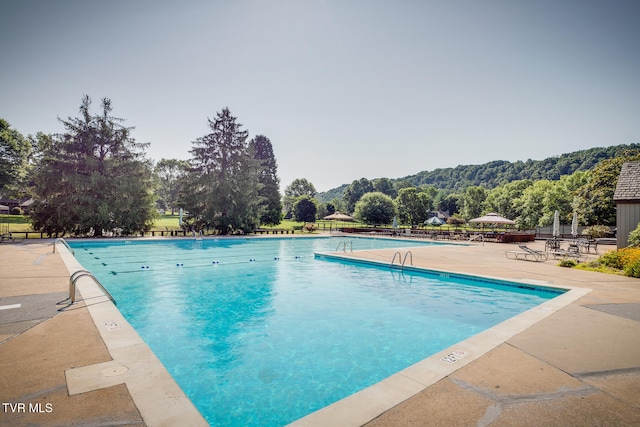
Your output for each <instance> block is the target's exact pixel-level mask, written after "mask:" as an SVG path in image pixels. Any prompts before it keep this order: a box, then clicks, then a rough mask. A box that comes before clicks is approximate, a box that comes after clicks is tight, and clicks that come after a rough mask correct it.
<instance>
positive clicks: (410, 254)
mask: <svg viewBox="0 0 640 427" xmlns="http://www.w3.org/2000/svg"><path fill="white" fill-rule="evenodd" d="M396 256H397V257H398V262H400V261H402V263H401V264H400V269H401V270H402V269H404V265H405V263H406V262H407V257H409V262H410V263H411V265H413V254H412V253H411V251H407V252H405V253H404V257H403V256H402V254H401V253H400V251H398V252H396V253H395V254H393V258H391V264H389V268H393V263H394V262H395V261H396Z"/></svg>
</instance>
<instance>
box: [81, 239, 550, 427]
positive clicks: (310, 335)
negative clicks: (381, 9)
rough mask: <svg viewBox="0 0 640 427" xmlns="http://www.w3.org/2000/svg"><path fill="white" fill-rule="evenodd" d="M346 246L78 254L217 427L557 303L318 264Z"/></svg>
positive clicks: (112, 249) (165, 247)
mask: <svg viewBox="0 0 640 427" xmlns="http://www.w3.org/2000/svg"><path fill="white" fill-rule="evenodd" d="M340 241H341V239H336V238H317V239H292V238H285V239H216V240H202V241H193V240H159V241H135V242H131V241H108V242H79V243H76V242H73V243H71V246H72V247H73V248H74V249H75V253H76V257H77V259H78V260H79V261H80V262H81V263H82V264H83V266H84V267H85V268H87V269H89V270H91V271H92V272H93V273H94V274H95V275H96V276H97V277H98V278H99V279H100V281H101V282H102V283H103V284H104V285H105V286H106V287H107V289H108V290H109V291H110V292H111V293H112V294H113V295H114V297H115V298H116V300H117V301H118V308H119V309H120V311H121V312H122V313H123V315H124V316H125V317H126V318H127V320H128V321H129V322H130V323H131V324H132V326H133V327H134V328H135V329H136V330H137V331H138V333H139V334H140V335H141V336H142V337H143V339H144V340H145V341H146V342H147V344H148V345H149V346H150V347H151V348H152V350H153V351H154V352H155V353H156V355H157V356H158V358H159V359H160V360H161V361H162V362H163V364H164V365H165V366H166V367H167V369H168V370H169V372H170V373H171V374H172V375H173V377H174V378H175V379H176V381H177V382H178V384H180V386H181V387H182V389H183V390H184V391H185V393H186V394H187V396H189V398H190V399H191V400H192V401H193V402H194V404H195V405H196V407H197V408H198V409H199V410H200V411H201V413H202V414H203V415H204V416H205V418H206V419H207V421H208V422H210V423H211V424H212V425H273V426H276V425H284V424H287V423H289V422H291V421H294V420H296V419H298V418H300V417H302V416H304V415H306V414H308V413H310V412H313V411H315V410H317V409H320V408H322V407H324V406H326V405H328V404H330V403H332V402H334V401H336V400H339V399H341V398H343V397H345V396H348V395H350V394H352V393H354V392H356V391H358V390H361V389H363V388H365V387H367V386H369V385H371V384H374V383H376V382H378V381H380V380H382V379H384V378H385V377H387V376H389V375H390V374H392V373H394V372H397V371H399V370H401V369H403V368H405V367H407V366H409V365H411V364H413V363H415V362H417V361H419V360H421V359H424V358H425V357H427V356H429V355H431V354H433V353H435V352H437V351H439V350H442V349H444V348H446V347H448V346H451V345H453V344H455V343H457V342H459V341H462V340H464V339H466V338H468V337H469V336H472V335H475V334H477V333H478V332H480V331H482V330H484V329H487V328H488V327H491V326H493V325H495V324H497V323H499V322H501V321H502V320H505V319H507V318H509V317H512V316H514V315H515V314H518V313H520V312H522V311H525V310H527V309H528V308H531V307H533V306H536V305H538V304H540V303H541V302H543V301H545V300H546V299H549V298H551V297H553V296H555V295H557V293H555V294H554V293H542V292H537V291H535V290H534V289H518V288H511V287H505V286H502V285H500V284H496V283H492V282H487V281H478V280H473V279H470V278H465V277H454V278H451V277H449V278H447V277H440V276H439V275H437V274H427V273H419V272H413V271H411V272H410V271H405V272H403V273H400V272H399V271H397V270H390V269H389V268H380V267H378V266H374V265H369V264H356V263H350V262H342V261H340V262H339V261H334V260H330V259H325V258H319V259H316V258H314V256H313V253H314V252H323V251H334V250H335V249H336V246H337V245H338V242H340ZM352 242H353V243H352V245H353V249H354V250H358V249H365V248H366V249H369V248H374V247H380V246H383V247H400V246H403V245H405V246H406V245H411V246H416V245H419V244H420V243H418V242H405V241H399V240H380V239H356V240H353V241H352ZM453 279H455V280H453ZM483 298H484V299H485V302H484V303H482V304H480V303H479V300H480V299H483Z"/></svg>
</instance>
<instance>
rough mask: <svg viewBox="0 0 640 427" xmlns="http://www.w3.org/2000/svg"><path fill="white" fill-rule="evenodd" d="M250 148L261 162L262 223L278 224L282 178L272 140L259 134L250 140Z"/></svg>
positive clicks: (280, 214) (280, 217)
mask: <svg viewBox="0 0 640 427" xmlns="http://www.w3.org/2000/svg"><path fill="white" fill-rule="evenodd" d="M249 148H250V150H251V151H252V152H253V158H254V159H256V160H258V161H259V162H260V168H261V171H260V180H259V181H260V183H261V184H262V188H261V189H260V191H259V192H258V194H259V195H260V196H261V197H262V198H263V199H264V200H263V202H262V208H263V213H262V215H261V216H260V223H261V224H265V225H278V224H280V221H281V219H282V202H281V200H280V180H279V179H278V166H277V164H276V158H275V156H274V154H273V146H272V145H271V141H269V138H267V137H266V136H264V135H258V136H256V137H255V138H253V139H252V140H251V141H250V142H249Z"/></svg>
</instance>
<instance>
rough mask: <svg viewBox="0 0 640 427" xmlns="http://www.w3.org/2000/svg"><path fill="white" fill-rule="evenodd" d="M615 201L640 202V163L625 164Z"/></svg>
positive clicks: (619, 179) (614, 197) (614, 196)
mask: <svg viewBox="0 0 640 427" xmlns="http://www.w3.org/2000/svg"><path fill="white" fill-rule="evenodd" d="M613 200H615V201H619V200H620V201H630V200H637V201H640V161H634V162H625V163H624V164H623V165H622V169H621V170H620V177H619V178H618V185H616V192H615V193H614V194H613Z"/></svg>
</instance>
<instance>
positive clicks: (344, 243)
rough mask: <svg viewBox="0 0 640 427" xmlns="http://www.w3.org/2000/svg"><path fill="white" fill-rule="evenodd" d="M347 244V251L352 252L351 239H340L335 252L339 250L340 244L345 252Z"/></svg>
mask: <svg viewBox="0 0 640 427" xmlns="http://www.w3.org/2000/svg"><path fill="white" fill-rule="evenodd" d="M347 244H348V245H349V251H350V252H353V242H352V241H351V240H340V243H338V247H336V252H338V251H339V250H340V246H342V252H347Z"/></svg>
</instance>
